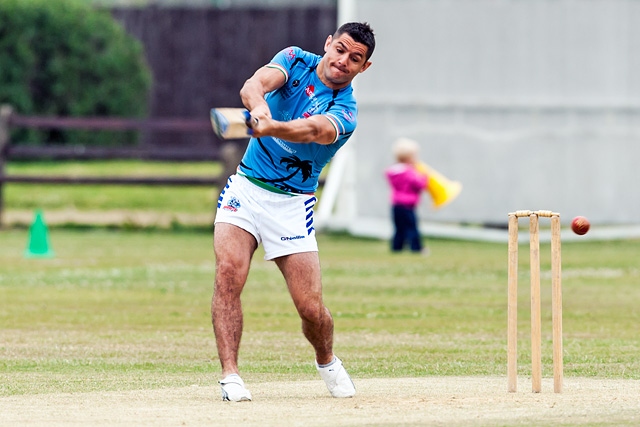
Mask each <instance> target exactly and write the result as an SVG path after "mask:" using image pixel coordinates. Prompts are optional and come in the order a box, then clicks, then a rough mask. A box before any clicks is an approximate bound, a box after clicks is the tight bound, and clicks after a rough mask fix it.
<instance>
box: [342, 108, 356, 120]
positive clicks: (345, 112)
mask: <svg viewBox="0 0 640 427" xmlns="http://www.w3.org/2000/svg"><path fill="white" fill-rule="evenodd" d="M342 117H344V118H345V119H346V120H347V121H349V122H352V121H353V113H352V112H351V111H349V110H342Z"/></svg>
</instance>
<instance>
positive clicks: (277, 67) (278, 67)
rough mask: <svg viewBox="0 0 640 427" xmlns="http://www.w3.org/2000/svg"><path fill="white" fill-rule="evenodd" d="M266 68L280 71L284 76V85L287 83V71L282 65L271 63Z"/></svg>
mask: <svg viewBox="0 0 640 427" xmlns="http://www.w3.org/2000/svg"><path fill="white" fill-rule="evenodd" d="M266 67H268V68H275V69H276V70H280V71H282V74H284V82H285V83H286V82H288V81H289V73H287V70H285V69H284V67H283V66H282V65H280V64H276V63H273V62H271V63H269V64H267V65H266Z"/></svg>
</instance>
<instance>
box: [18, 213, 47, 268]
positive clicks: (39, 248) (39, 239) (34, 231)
mask: <svg viewBox="0 0 640 427" xmlns="http://www.w3.org/2000/svg"><path fill="white" fill-rule="evenodd" d="M53 255H54V253H53V251H52V250H51V249H49V230H48V229H47V224H45V223H44V219H43V218H42V212H41V211H36V216H35V219H34V220H33V223H32V224H31V227H30V228H29V245H28V246H27V250H26V251H24V256H25V257H27V258H49V257H52V256H53Z"/></svg>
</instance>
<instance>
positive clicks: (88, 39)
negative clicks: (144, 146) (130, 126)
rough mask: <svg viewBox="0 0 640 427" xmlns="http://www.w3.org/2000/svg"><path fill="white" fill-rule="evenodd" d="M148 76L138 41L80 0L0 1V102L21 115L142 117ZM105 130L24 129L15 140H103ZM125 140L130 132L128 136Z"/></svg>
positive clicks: (105, 140)
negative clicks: (44, 130)
mask: <svg viewBox="0 0 640 427" xmlns="http://www.w3.org/2000/svg"><path fill="white" fill-rule="evenodd" d="M150 85H151V73H150V71H149V67H148V66H147V64H146V62H145V59H144V55H143V50H142V46H141V43H140V42H139V41H138V40H136V39H134V38H132V37H131V36H129V35H127V34H126V33H125V31H124V29H123V28H122V27H121V26H120V25H119V24H118V23H117V22H116V21H115V20H114V19H113V17H112V16H111V15H110V14H109V13H108V12H107V11H104V10H98V9H95V8H93V7H92V6H91V5H90V4H89V3H88V2H86V1H83V0H56V1H51V0H2V1H0V103H7V104H11V105H12V106H13V107H14V109H15V110H16V112H18V113H19V114H23V115H59V116H75V117H82V116H123V117H141V116H144V115H145V114H146V112H147V97H148V92H149V88H150ZM114 138H115V139H120V140H121V141H119V142H123V141H122V139H123V138H125V137H124V136H123V135H122V134H118V135H117V136H115V134H113V133H108V132H89V131H65V132H61V131H59V130H51V131H50V132H34V131H30V132H26V131H22V132H21V133H20V137H18V138H16V135H14V141H15V140H16V139H18V140H19V141H24V140H26V141H29V142H34V140H35V141H38V140H39V141H42V142H45V143H60V142H71V143H77V142H82V143H83V144H93V145H95V144H109V143H113V142H114V141H113V139H114ZM126 139H128V141H127V142H129V143H130V142H132V141H131V135H128V137H126Z"/></svg>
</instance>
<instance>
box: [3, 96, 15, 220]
mask: <svg viewBox="0 0 640 427" xmlns="http://www.w3.org/2000/svg"><path fill="white" fill-rule="evenodd" d="M12 113H13V108H11V106H10V105H6V104H3V105H0V228H2V226H3V221H2V219H3V218H2V214H3V212H4V194H3V190H4V164H5V162H6V155H7V148H8V146H9V138H10V131H9V120H10V119H11V114H12Z"/></svg>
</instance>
